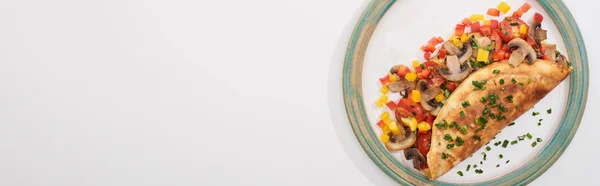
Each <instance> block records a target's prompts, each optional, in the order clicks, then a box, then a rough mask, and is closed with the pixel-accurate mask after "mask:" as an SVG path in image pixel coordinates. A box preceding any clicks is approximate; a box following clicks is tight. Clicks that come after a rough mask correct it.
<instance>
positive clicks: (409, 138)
mask: <svg viewBox="0 0 600 186" xmlns="http://www.w3.org/2000/svg"><path fill="white" fill-rule="evenodd" d="M400 128H404V127H400ZM395 136H397V137H398V138H397V139H398V140H396V141H395V142H392V140H390V141H388V142H386V143H385V147H386V148H387V149H388V150H404V149H407V148H409V147H410V146H412V145H413V144H415V141H417V135H415V133H414V132H406V134H405V135H404V136H402V135H395Z"/></svg>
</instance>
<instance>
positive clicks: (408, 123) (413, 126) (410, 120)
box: [400, 117, 418, 131]
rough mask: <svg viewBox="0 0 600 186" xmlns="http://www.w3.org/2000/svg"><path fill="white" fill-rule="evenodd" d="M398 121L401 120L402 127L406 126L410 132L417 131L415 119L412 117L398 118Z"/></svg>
mask: <svg viewBox="0 0 600 186" xmlns="http://www.w3.org/2000/svg"><path fill="white" fill-rule="evenodd" d="M400 120H402V123H404V125H406V126H408V128H410V131H415V130H417V125H418V124H417V119H415V118H413V117H408V118H400Z"/></svg>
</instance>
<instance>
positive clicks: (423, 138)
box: [415, 130, 431, 157]
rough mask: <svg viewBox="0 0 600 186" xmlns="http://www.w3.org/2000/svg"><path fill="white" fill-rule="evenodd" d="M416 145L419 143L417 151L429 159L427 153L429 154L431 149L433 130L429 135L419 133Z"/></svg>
mask: <svg viewBox="0 0 600 186" xmlns="http://www.w3.org/2000/svg"><path fill="white" fill-rule="evenodd" d="M415 143H417V150H419V152H420V153H421V154H423V156H424V157H427V153H429V149H430V148H431V130H430V131H427V133H419V135H418V136H417V141H416V142H415Z"/></svg>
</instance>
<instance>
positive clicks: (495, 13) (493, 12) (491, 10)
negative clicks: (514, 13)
mask: <svg viewBox="0 0 600 186" xmlns="http://www.w3.org/2000/svg"><path fill="white" fill-rule="evenodd" d="M487 15H491V16H494V17H498V16H500V10H498V9H495V8H489V9H488V11H487Z"/></svg>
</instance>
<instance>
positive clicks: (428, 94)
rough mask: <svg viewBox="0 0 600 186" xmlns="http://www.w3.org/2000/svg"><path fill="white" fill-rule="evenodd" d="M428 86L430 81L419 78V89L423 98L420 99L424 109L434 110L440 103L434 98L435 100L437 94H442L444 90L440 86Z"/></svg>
mask: <svg viewBox="0 0 600 186" xmlns="http://www.w3.org/2000/svg"><path fill="white" fill-rule="evenodd" d="M427 87H428V83H427V81H425V80H419V82H418V83H417V90H419V92H421V100H419V103H421V106H422V107H423V109H425V110H427V111H432V110H435V109H436V108H437V107H438V104H437V103H436V102H435V101H432V100H434V99H435V96H437V95H438V94H440V93H441V92H442V90H441V89H440V88H439V87H431V88H427Z"/></svg>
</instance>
